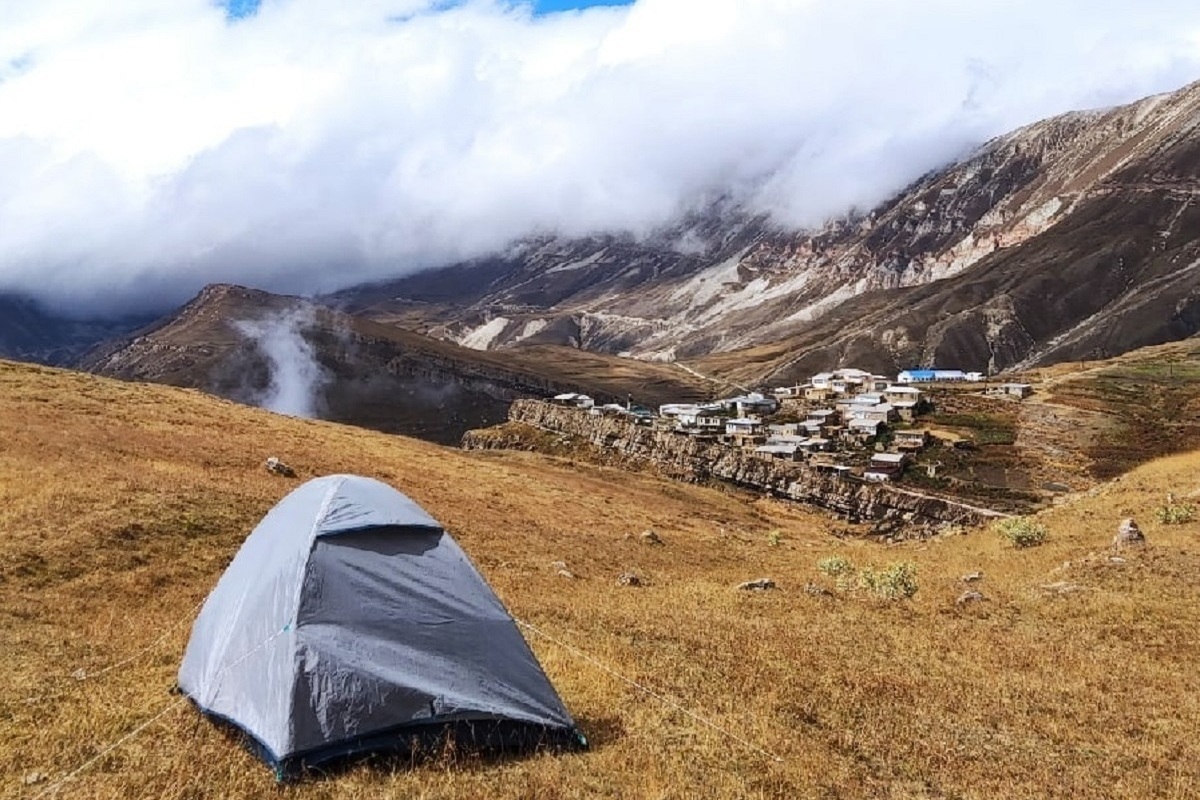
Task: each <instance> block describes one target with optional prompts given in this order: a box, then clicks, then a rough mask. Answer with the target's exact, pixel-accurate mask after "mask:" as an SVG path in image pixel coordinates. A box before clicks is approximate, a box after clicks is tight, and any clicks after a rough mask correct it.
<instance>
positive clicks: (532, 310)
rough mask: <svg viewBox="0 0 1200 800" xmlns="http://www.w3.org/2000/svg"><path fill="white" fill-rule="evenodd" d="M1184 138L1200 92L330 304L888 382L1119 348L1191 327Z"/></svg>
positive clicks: (469, 340)
mask: <svg viewBox="0 0 1200 800" xmlns="http://www.w3.org/2000/svg"><path fill="white" fill-rule="evenodd" d="M1198 128H1200V84H1197V85H1193V86H1189V87H1186V88H1184V89H1182V90H1180V91H1179V92H1176V93H1173V94H1170V95H1163V96H1159V97H1152V98H1148V99H1146V100H1143V101H1140V102H1138V103H1134V104H1132V105H1129V106H1124V107H1121V108H1116V109H1110V110H1104V111H1089V112H1078V113H1072V114H1067V115H1064V116H1060V117H1055V118H1053V119H1049V120H1045V121H1043V122H1039V123H1037V124H1034V125H1030V126H1028V127H1026V128H1023V129H1020V130H1018V131H1015V132H1013V133H1011V134H1008V135H1006V136H1002V137H999V138H997V139H996V140H994V141H992V142H989V143H987V144H986V145H984V146H983V147H982V148H980V149H979V150H978V151H977V152H975V153H974V154H972V155H970V156H969V157H967V158H965V159H964V160H962V161H960V162H958V163H956V164H952V165H950V166H948V167H946V168H945V169H942V170H939V171H936V172H934V173H931V174H929V175H928V176H926V177H924V178H922V179H921V180H918V181H917V182H915V183H914V184H913V185H912V186H910V187H908V188H907V189H906V190H904V191H902V192H900V193H899V194H898V195H896V196H895V197H894V198H892V199H891V200H889V201H888V202H886V203H884V204H882V205H880V206H879V207H877V208H875V209H873V210H871V211H870V212H868V213H865V214H861V215H856V216H852V217H850V218H846V219H841V220H836V221H834V222H831V223H830V224H829V225H827V226H826V227H825V228H824V229H822V230H818V231H812V232H802V233H797V232H792V231H782V230H779V229H777V228H776V227H773V226H772V225H771V224H770V223H769V221H768V220H766V219H765V218H762V217H753V216H749V215H746V214H745V213H741V212H739V211H738V210H737V209H731V208H729V207H728V206H723V205H716V206H713V207H712V208H710V209H708V210H707V211H706V212H704V213H700V214H697V215H694V216H693V217H691V218H689V219H687V220H685V221H683V222H681V223H680V224H679V225H676V226H674V227H672V228H670V229H669V230H665V231H662V232H660V233H659V234H657V235H655V236H651V237H648V238H646V239H644V240H640V241H633V240H629V239H620V238H617V237H604V236H599V237H593V238H588V239H575V240H564V239H549V240H541V241H537V242H527V243H524V244H522V245H521V246H519V247H517V248H515V249H514V250H513V251H512V252H511V253H508V254H506V255H503V256H499V257H496V258H493V259H484V260H481V261H478V262H472V263H469V264H462V265H458V266H457V267H453V268H451V269H450V270H448V271H435V272H429V273H425V274H422V275H417V276H413V277H410V278H406V279H404V280H401V281H397V282H394V283H392V284H387V285H384V286H378V287H372V288H371V289H369V290H362V291H360V292H355V291H350V292H347V293H345V294H344V295H343V298H344V299H345V300H346V302H349V303H350V304H351V305H354V306H356V307H359V308H364V309H368V310H369V311H370V313H373V314H379V315H381V316H384V317H391V318H397V319H407V320H409V321H410V322H413V323H414V324H419V325H421V326H424V329H426V330H429V331H430V332H431V333H433V334H434V335H438V336H444V337H446V338H451V339H454V340H456V341H459V342H462V343H465V344H468V345H470V346H472V347H478V348H485V349H494V348H503V347H508V346H511V345H513V344H517V343H521V342H530V341H533V342H544V341H554V342H561V343H568V344H571V345H573V346H577V347H583V348H590V349H596V350H603V351H606V352H623V351H627V352H629V353H631V354H632V355H635V356H638V357H642V358H662V359H671V358H681V359H684V358H686V359H694V358H698V357H703V356H710V355H713V354H722V353H728V352H731V351H740V350H743V349H746V348H757V347H760V346H763V345H770V344H772V343H777V342H780V341H791V340H793V339H794V340H795V344H797V345H803V346H812V345H813V343H820V342H827V341H828V340H829V339H830V336H831V331H832V332H833V333H836V334H837V335H838V337H839V342H838V346H837V347H836V348H832V349H831V351H830V352H829V353H823V354H822V359H823V360H825V361H829V356H830V354H831V353H832V354H833V355H834V356H840V357H835V358H834V359H833V361H832V363H826V364H824V366H833V365H836V364H840V363H847V362H848V356H847V354H853V356H854V357H855V358H856V359H858V360H859V362H860V364H859V365H862V366H868V367H871V368H875V369H881V370H883V369H886V370H888V371H891V370H894V369H895V368H898V367H906V366H913V365H919V364H928V363H929V362H931V361H934V360H941V361H943V362H945V363H952V364H959V365H962V366H964V367H967V368H978V369H983V368H985V367H991V368H992V369H994V370H1001V369H1005V368H1009V367H1013V366H1017V365H1020V364H1032V363H1047V362H1050V361H1054V360H1061V359H1071V358H1075V357H1078V356H1079V355H1080V354H1081V353H1087V352H1089V351H1091V350H1095V349H1098V348H1099V349H1104V350H1106V351H1107V352H1109V353H1118V352H1124V351H1125V350H1128V349H1131V348H1134V347H1138V346H1142V345H1146V344H1154V343H1158V342H1163V341H1168V340H1172V339H1177V338H1180V337H1181V336H1186V335H1190V334H1191V333H1195V332H1196V331H1197V330H1200V305H1198V304H1197V302H1196V298H1197V297H1198V296H1200V279H1198V278H1197V274H1196V273H1197V270H1195V269H1194V266H1195V263H1196V262H1197V259H1198V258H1200V244H1198V242H1197V237H1200V227H1198V226H1197V224H1196V220H1195V219H1194V217H1195V216H1196V214H1197V212H1195V211H1194V210H1193V204H1194V199H1195V197H1196V196H1197V192H1198V191H1200V188H1198V186H1197V178H1196V174H1197V173H1196V167H1197V164H1198V163H1200V158H1198V155H1197V154H1198V153H1200V133H1198ZM456 286H468V287H471V288H470V289H469V290H465V291H464V290H462V289H455V287H456ZM1113 331H1119V332H1120V334H1119V335H1117V334H1115V333H1113ZM790 349H792V350H795V347H790ZM782 366H783V365H782V364H781V363H780V359H774V360H771V361H770V363H769V364H766V365H765V367H764V369H763V370H761V371H760V374H759V375H758V376H754V375H745V374H743V375H742V377H743V378H745V379H748V380H752V379H753V378H755V377H763V376H765V375H768V374H771V373H778V372H781V367H782Z"/></svg>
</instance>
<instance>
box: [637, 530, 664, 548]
mask: <svg viewBox="0 0 1200 800" xmlns="http://www.w3.org/2000/svg"><path fill="white" fill-rule="evenodd" d="M639 538H640V539H641V540H642V544H653V545H660V544H662V543H663V540H662V537H661V536H659V535H658V534H657V533H655V532H654V531H642V535H641V536H640V537H639Z"/></svg>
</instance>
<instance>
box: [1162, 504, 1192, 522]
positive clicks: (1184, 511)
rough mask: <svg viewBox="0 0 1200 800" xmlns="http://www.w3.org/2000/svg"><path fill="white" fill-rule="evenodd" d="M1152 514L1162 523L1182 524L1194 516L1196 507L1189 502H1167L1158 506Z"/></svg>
mask: <svg viewBox="0 0 1200 800" xmlns="http://www.w3.org/2000/svg"><path fill="white" fill-rule="evenodd" d="M1154 516H1155V517H1157V518H1158V521H1159V522H1161V523H1162V524H1163V525H1182V524H1183V523H1185V522H1191V521H1192V520H1194V519H1195V518H1196V507H1195V506H1194V505H1191V504H1190V503H1167V504H1166V505H1165V506H1159V507H1158V508H1157V509H1156V510H1155V512H1154Z"/></svg>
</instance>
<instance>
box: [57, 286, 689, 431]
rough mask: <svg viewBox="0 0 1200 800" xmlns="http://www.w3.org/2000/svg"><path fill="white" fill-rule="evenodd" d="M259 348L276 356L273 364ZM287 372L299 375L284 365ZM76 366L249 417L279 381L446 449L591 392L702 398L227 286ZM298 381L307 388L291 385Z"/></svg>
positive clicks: (568, 356) (542, 355) (624, 374)
mask: <svg viewBox="0 0 1200 800" xmlns="http://www.w3.org/2000/svg"><path fill="white" fill-rule="evenodd" d="M247 323H249V325H250V327H249V328H247V327H246V325H247ZM256 326H257V330H258V331H259V332H260V333H259V336H260V339H261V340H256V338H255V327H256ZM264 346H266V347H267V348H271V347H275V348H280V347H282V349H281V350H279V351H278V352H276V353H274V355H272V353H271V352H267V351H264ZM560 350H561V351H562V352H560ZM289 360H290V361H291V362H302V363H280V362H281V361H289ZM80 366H82V368H84V369H85V370H87V371H89V372H94V373H97V374H101V375H106V376H109V377H117V378H124V379H127V380H140V381H151V382H155V383H166V384H170V385H175V386H186V387H191V388H197V389H203V390H205V391H208V392H211V393H213V394H217V395H219V396H222V397H226V398H229V399H233V400H237V401H240V402H247V403H250V404H254V405H258V404H263V402H264V401H263V398H264V397H265V396H267V395H268V394H269V393H270V391H271V388H272V386H273V385H274V386H278V384H279V382H280V380H281V375H280V373H281V372H283V371H287V372H288V374H289V375H290V376H291V377H290V378H289V380H291V388H292V389H293V390H295V391H299V390H301V389H302V390H304V391H306V392H308V393H310V394H311V398H309V399H310V400H311V407H312V412H313V414H314V415H315V416H319V417H321V418H323V419H329V420H333V421H339V422H348V423H352V424H357V425H362V426H364V427H370V428H376V429H378V430H383V431H385V432H392V433H404V434H406V435H411V436H417V437H419V438H425V439H430V440H433V441H437V442H442V443H448V444H449V443H454V444H456V443H457V442H458V440H459V437H461V435H462V434H463V432H464V431H466V430H469V429H471V428H475V427H479V426H481V425H489V424H494V423H496V422H499V421H501V420H503V419H504V418H505V414H506V413H507V408H508V405H509V403H511V402H512V401H513V400H514V399H516V398H520V397H541V396H545V395H548V394H554V393H558V392H564V391H588V392H591V393H593V394H596V395H597V397H598V398H601V399H606V400H613V399H618V398H620V399H622V400H623V399H625V398H626V397H627V396H629V395H631V394H633V395H636V396H637V397H638V398H639V400H641V401H643V402H651V403H654V402H665V401H666V399H667V398H676V397H685V398H692V399H698V398H700V397H703V396H705V395H706V394H707V392H708V391H709V387H708V386H707V385H706V384H705V383H704V382H703V381H700V380H698V379H696V378H695V377H693V376H691V375H689V374H687V373H686V372H684V371H682V370H679V369H676V368H672V367H669V366H666V365H651V364H638V363H632V362H626V361H624V360H621V359H616V358H613V357H611V356H601V355H594V354H589V353H580V352H579V351H575V350H567V349H565V348H545V349H538V348H531V349H530V350H528V351H525V352H522V353H520V354H516V355H512V354H495V353H483V352H478V351H475V350H470V349H468V348H463V347H460V346H458V345H455V344H452V343H450V342H444V341H440V340H436V339H431V338H429V337H426V336H422V335H421V334H418V333H413V332H411V331H405V330H401V329H398V328H395V327H393V326H389V325H383V324H380V323H377V322H372V321H370V320H366V319H361V318H357V317H352V316H349V315H346V314H343V313H341V312H338V311H335V310H333V309H330V308H326V307H323V306H320V305H317V304H314V303H311V302H309V301H306V300H303V299H301V298H297V297H286V296H281V295H273V294H270V293H267V292H262V291H258V290H254V289H247V288H245V287H241V286H231V285H225V284H219V285H212V286H208V287H206V288H205V289H204V290H203V291H202V292H200V294H199V295H197V297H195V298H194V299H193V300H192V301H191V302H189V303H188V304H186V305H185V306H184V307H183V308H181V309H179V310H178V311H177V312H175V313H173V314H171V315H168V316H167V317H165V318H163V319H161V320H159V321H158V322H156V323H155V324H153V325H151V326H148V327H147V328H144V329H142V330H140V331H138V332H136V333H135V334H133V335H132V336H130V337H127V338H124V339H120V340H116V341H113V342H110V343H108V344H106V345H104V346H102V347H100V348H97V349H95V350H93V351H92V352H90V353H88V354H87V356H85V357H84V358H83V359H82V361H81V364H80ZM301 380H307V381H308V382H309V383H308V385H305V386H301V385H298V381H301Z"/></svg>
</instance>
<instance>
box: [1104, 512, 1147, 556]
mask: <svg viewBox="0 0 1200 800" xmlns="http://www.w3.org/2000/svg"><path fill="white" fill-rule="evenodd" d="M1145 543H1146V535H1145V534H1144V533H1142V529H1141V528H1139V527H1138V524H1137V523H1136V522H1134V520H1133V517H1130V518H1129V519H1126V520H1123V521H1122V522H1121V525H1120V527H1118V528H1117V535H1116V536H1114V537H1113V542H1112V546H1113V549H1114V550H1120V549H1121V548H1123V547H1139V546H1141V545H1144V544H1145Z"/></svg>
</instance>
